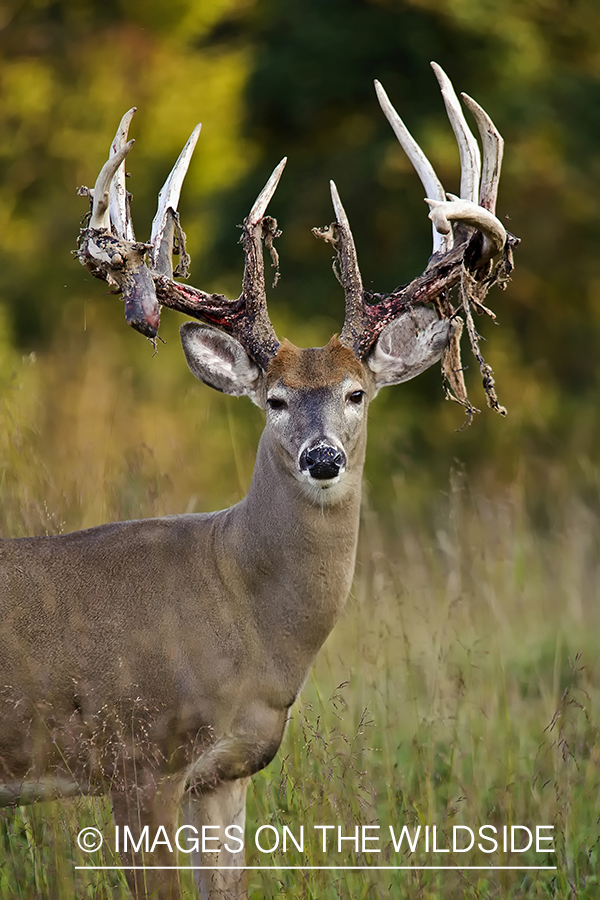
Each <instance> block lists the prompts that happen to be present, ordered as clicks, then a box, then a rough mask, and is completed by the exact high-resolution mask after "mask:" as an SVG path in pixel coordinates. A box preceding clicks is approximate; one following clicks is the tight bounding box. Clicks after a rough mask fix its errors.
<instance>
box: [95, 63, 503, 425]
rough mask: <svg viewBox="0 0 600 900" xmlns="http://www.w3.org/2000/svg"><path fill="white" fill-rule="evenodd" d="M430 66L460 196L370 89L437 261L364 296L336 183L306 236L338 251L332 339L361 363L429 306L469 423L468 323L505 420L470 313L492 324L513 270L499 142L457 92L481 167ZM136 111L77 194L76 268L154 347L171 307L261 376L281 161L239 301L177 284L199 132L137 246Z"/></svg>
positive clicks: (271, 333) (274, 347)
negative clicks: (82, 223) (80, 197)
mask: <svg viewBox="0 0 600 900" xmlns="http://www.w3.org/2000/svg"><path fill="white" fill-rule="evenodd" d="M432 66H433V69H434V71H435V74H436V76H437V78H438V81H439V84H440V88H441V92H442V97H443V99H444V103H445V105H446V110H447V113H448V118H449V120H450V124H451V126H452V129H453V131H454V134H455V136H456V139H457V142H458V146H459V151H460V159H461V185H460V196H459V197H457V196H455V195H453V194H447V193H446V192H445V191H444V188H443V187H442V185H441V183H440V181H439V179H438V177H437V175H436V174H435V172H434V170H433V167H432V166H431V164H430V163H429V161H428V160H427V158H426V157H425V155H424V153H423V151H422V150H421V148H420V147H419V146H418V144H417V143H416V141H415V140H414V139H413V138H412V136H411V135H410V133H409V132H408V130H407V128H406V126H405V125H404V123H403V122H402V120H401V118H400V116H399V115H398V113H397V112H396V110H395V109H394V107H393V106H392V104H391V103H390V101H389V99H388V97H387V94H386V93H385V91H384V89H383V88H382V87H381V85H380V84H379V83H378V82H375V89H376V91H377V96H378V98H379V102H380V104H381V107H382V109H383V112H384V114H385V115H386V117H387V119H388V121H389V122H390V124H391V126H392V128H393V130H394V133H395V134H396V137H397V138H398V140H399V142H400V144H401V145H402V147H403V148H404V150H405V152H406V153H407V155H408V157H409V159H410V160H411V162H412V164H413V166H414V168H415V170H416V172H417V174H418V175H419V177H420V179H421V181H422V183H423V187H424V188H425V192H426V195H427V197H426V202H427V203H428V205H429V207H430V212H429V218H430V219H431V221H432V223H433V253H432V256H431V258H430V260H429V263H428V265H427V267H426V269H425V271H424V272H423V274H422V275H419V276H418V277H417V278H415V279H414V280H413V281H412V282H411V283H410V284H409V285H406V286H405V287H402V288H398V289H397V290H395V291H392V292H391V293H389V294H379V293H374V292H372V291H367V290H365V288H364V287H363V283H362V279H361V275H360V270H359V267H358V259H357V254H356V248H355V246H354V240H353V237H352V231H351V229H350V224H349V222H348V217H347V215H346V213H345V211H344V207H343V205H342V202H341V200H340V197H339V194H338V191H337V189H336V186H335V184H334V183H333V181H332V182H331V196H332V200H333V207H334V212H335V216H336V221H335V222H334V223H332V224H331V225H329V226H328V227H327V228H321V229H313V233H314V234H315V235H316V236H317V237H319V238H321V239H323V240H325V241H329V242H330V243H332V244H333V246H334V247H335V250H336V256H337V270H336V274H337V276H338V279H339V281H340V282H341V284H342V286H343V288H344V293H345V298H346V317H345V322H344V326H343V328H342V331H341V334H340V340H341V341H342V343H344V344H345V345H346V346H347V347H349V348H350V349H352V351H353V352H354V354H355V356H356V357H357V359H364V358H365V357H367V356H368V355H369V353H370V352H371V350H372V348H373V346H374V344H375V342H376V341H377V338H378V337H379V335H380V334H381V333H382V331H383V330H384V328H386V326H388V325H390V324H391V323H392V322H394V321H395V320H397V319H399V318H400V317H403V316H405V315H406V313H407V312H408V311H410V310H417V309H418V308H422V307H423V306H424V305H426V304H428V305H430V306H431V305H432V306H433V307H434V308H435V310H436V311H437V314H438V316H439V318H440V319H452V320H453V328H452V329H451V338H450V340H449V343H448V347H447V349H446V351H445V353H444V356H443V359H442V371H443V375H444V383H445V386H446V389H447V393H448V396H450V397H451V398H452V399H454V400H456V401H457V402H459V403H460V404H461V405H462V406H463V407H464V408H465V410H466V412H467V414H468V416H469V419H470V418H471V417H472V414H473V412H475V411H476V410H475V408H474V407H473V406H472V405H471V403H470V402H469V400H468V397H467V392H466V388H465V383H464V378H463V367H462V364H461V360H460V336H461V332H462V323H463V319H464V322H465V323H466V325H467V332H468V335H469V339H470V343H471V347H472V350H473V352H474V354H475V356H476V358H477V360H478V363H479V366H480V370H481V374H482V378H483V384H484V388H485V391H486V396H487V400H488V404H489V405H490V406H491V407H492V408H493V409H496V410H497V411H498V412H500V413H502V414H504V413H505V412H506V411H505V410H504V408H503V407H501V406H500V404H499V403H498V400H497V397H496V394H495V390H494V380H493V376H492V371H491V369H490V367H489V366H488V365H487V363H486V362H485V361H484V359H483V357H482V355H481V352H480V349H479V343H478V335H477V332H476V329H475V325H474V322H473V315H472V312H473V310H475V311H477V312H483V313H487V314H488V315H491V316H492V317H493V313H491V311H490V310H489V309H487V307H485V306H484V303H483V301H484V299H485V295H486V294H487V291H488V290H489V288H490V287H491V285H492V284H498V285H499V286H500V287H503V285H504V283H505V282H506V281H507V279H508V276H509V274H510V272H511V271H512V251H513V248H514V247H515V246H516V245H517V244H518V243H519V242H518V239H517V238H514V237H513V236H512V235H509V234H507V232H506V230H505V229H504V226H503V225H502V223H501V222H500V221H499V220H498V219H497V218H496V216H495V207H496V197H497V193H498V181H499V177H500V166H501V161H502V149H503V141H502V138H501V137H500V135H499V134H498V131H497V130H496V128H495V127H494V125H493V123H492V121H491V119H490V118H489V117H488V116H487V114H486V113H485V112H484V111H483V110H482V109H481V107H480V106H479V105H478V104H477V103H475V101H474V100H472V99H471V98H470V97H468V96H467V95H465V94H463V95H462V97H463V100H464V102H465V104H466V106H467V108H468V109H469V110H470V111H471V113H472V114H473V117H474V119H475V122H476V123H477V127H478V130H479V134H480V138H481V143H482V148H483V166H482V161H481V155H480V151H479V146H478V144H477V141H476V139H475V137H474V136H473V134H472V133H471V131H470V129H469V127H468V125H467V123H466V121H465V118H464V115H463V113H462V109H461V106H460V102H459V100H458V98H457V96H456V94H455V92H454V89H453V87H452V84H451V83H450V80H449V79H448V77H447V76H446V75H445V73H444V72H443V71H442V69H441V68H440V67H439V66H438V65H436V64H435V63H432ZM134 112H135V109H131V110H129V112H127V113H126V114H125V115H124V116H123V119H122V121H121V123H120V125H119V129H118V130H117V134H116V135H115V138H114V140H113V142H112V145H111V150H110V156H109V159H108V161H107V162H106V163H105V165H104V166H103V168H102V170H101V172H100V174H99V176H98V179H97V181H96V184H95V187H94V189H93V191H90V190H88V189H87V188H81V189H80V192H81V193H84V194H86V195H87V196H89V197H90V199H91V201H92V211H91V215H90V218H89V222H88V224H87V226H86V227H85V228H84V229H83V230H82V232H81V235H80V240H79V247H78V256H79V259H80V261H81V263H82V265H84V266H85V267H86V268H87V269H89V270H90V271H91V272H92V274H94V275H95V276H97V277H98V278H102V279H104V280H105V281H107V282H108V283H109V284H110V285H111V286H112V287H114V288H115V289H116V290H117V291H120V292H122V294H123V297H124V300H125V315H126V318H127V321H128V322H129V324H130V325H132V326H133V327H134V328H136V329H137V330H138V331H140V332H142V334H145V335H146V336H147V337H149V338H151V339H152V340H154V339H155V338H156V336H157V331H158V324H159V310H160V306H161V305H162V306H168V307H170V308H171V309H176V310H178V311H180V312H183V313H186V314H187V315H190V316H192V317H193V318H197V319H200V320H202V321H204V322H207V323H209V324H211V325H213V326H214V327H215V328H217V329H220V330H222V331H225V332H227V333H228V334H232V335H233V336H235V337H236V338H237V339H238V340H239V341H240V343H241V344H242V345H243V346H244V348H245V349H246V350H247V352H248V353H249V355H250V356H251V357H252V359H253V360H254V361H255V362H256V363H257V364H258V365H259V366H260V367H261V368H262V369H263V370H266V368H267V367H268V365H269V363H270V361H271V360H272V359H273V357H274V356H275V355H276V353H277V351H278V348H279V341H278V339H277V336H276V334H275V330H274V328H273V326H272V324H271V321H270V319H269V315H268V312H267V299H266V290H265V276H264V261H263V244H265V245H266V247H267V248H268V249H269V250H270V251H271V255H272V256H273V257H274V258H275V259H276V254H275V251H274V249H273V239H274V238H275V237H277V236H278V235H279V232H278V230H277V222H276V221H275V219H273V218H271V217H270V216H267V214H266V212H267V207H268V204H269V202H270V200H271V198H272V196H273V194H274V192H275V189H276V187H277V184H278V182H279V179H280V177H281V174H282V172H283V169H284V166H285V163H286V160H285V159H283V160H282V161H281V162H280V163H279V165H278V166H277V167H276V168H275V170H274V171H273V173H272V175H271V177H270V178H269V180H268V182H267V184H266V185H265V187H264V189H263V190H262V191H261V193H260V194H259V196H258V198H257V200H256V203H255V204H254V206H253V207H252V210H251V211H250V214H249V215H248V217H247V218H246V219H245V221H244V223H243V226H242V227H243V234H242V244H243V248H244V254H245V266H244V276H243V282H242V292H241V294H240V296H239V297H238V298H237V299H235V300H229V299H228V298H227V297H225V296H223V295H222V294H210V293H206V292H204V291H201V290H198V289H197V288H194V287H191V286H188V285H184V284H181V283H180V282H178V281H175V280H174V275H175V276H177V275H183V276H185V275H187V263H188V261H189V257H188V256H187V253H186V250H185V234H184V232H183V231H182V229H181V226H180V224H179V216H178V213H177V205H178V202H179V195H180V192H181V186H182V183H183V179H184V177H185V174H186V172H187V168H188V165H189V162H190V159H191V156H192V153H193V150H194V147H195V145H196V141H197V139H198V135H199V133H200V125H198V126H197V127H196V129H195V130H194V132H193V133H192V135H191V137H190V139H189V140H188V142H187V144H186V145H185V147H184V149H183V151H182V153H181V155H180V157H179V159H178V160H177V162H176V164H175V166H174V167H173V169H172V171H171V173H170V175H169V177H168V178H167V181H166V182H165V184H164V186H163V188H162V190H161V191H160V193H159V202H158V210H157V213H156V216H155V218H154V221H153V224H152V232H151V236H150V241H149V242H148V243H139V242H137V241H136V240H135V237H134V233H133V227H132V224H131V217H130V213H129V195H128V193H127V190H126V188H125V162H124V161H125V157H126V155H127V154H128V153H129V151H130V149H131V147H132V146H133V143H134V142H133V141H129V142H127V134H128V129H129V124H130V122H131V119H132V116H133V114H134ZM174 252H175V253H178V254H179V255H180V260H181V262H180V266H179V267H178V268H177V269H176V270H175V272H173V265H172V256H173V253H174ZM456 285H458V286H459V296H458V303H457V304H456V305H454V303H453V302H452V300H451V295H450V290H451V289H452V288H453V287H454V286H456ZM459 316H462V318H460V317H459ZM418 327H419V325H418V317H416V316H415V328H416V329H418Z"/></svg>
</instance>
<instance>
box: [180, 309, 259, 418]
mask: <svg viewBox="0 0 600 900" xmlns="http://www.w3.org/2000/svg"><path fill="white" fill-rule="evenodd" d="M179 333H180V335H181V343H182V345H183V352H184V353H185V358H186V360H187V364H188V366H189V367H190V370H191V372H192V374H193V375H195V376H196V378H198V379H199V380H200V381H203V382H204V384H207V385H208V386H209V387H212V388H215V390H217V391H222V392H223V393H225V394H233V395H234V396H235V397H241V396H243V395H244V394H245V395H247V396H249V397H250V398H251V399H252V400H254V402H258V400H257V392H258V389H259V387H260V385H261V382H262V372H261V370H260V368H259V367H258V366H257V365H256V363H255V362H253V361H252V360H251V359H250V357H249V356H248V354H247V353H246V351H245V350H244V348H243V347H242V345H241V344H240V342H239V341H237V340H236V339H235V338H234V337H231V336H230V335H228V334H225V333H224V332H222V331H217V329H216V328H211V327H210V325H200V324H199V323H197V322H184V324H183V325H182V326H181V328H180V329H179ZM259 405H260V404H259Z"/></svg>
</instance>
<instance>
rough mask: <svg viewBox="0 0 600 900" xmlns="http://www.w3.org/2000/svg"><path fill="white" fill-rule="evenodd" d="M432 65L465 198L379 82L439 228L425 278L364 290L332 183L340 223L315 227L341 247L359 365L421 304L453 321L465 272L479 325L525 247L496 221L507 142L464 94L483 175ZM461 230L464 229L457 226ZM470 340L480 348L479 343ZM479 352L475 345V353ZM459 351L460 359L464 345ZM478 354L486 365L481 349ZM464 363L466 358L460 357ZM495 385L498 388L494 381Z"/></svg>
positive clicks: (348, 324)
mask: <svg viewBox="0 0 600 900" xmlns="http://www.w3.org/2000/svg"><path fill="white" fill-rule="evenodd" d="M431 65H432V68H433V70H434V72H435V74H436V77H437V79H438V82H439V85H440V88H441V92H442V97H443V100H444V103H445V106H446V111H447V114H448V118H449V121H450V124H451V126H452V129H453V131H454V134H455V136H456V140H457V143H458V147H459V153H460V160H461V185H460V197H457V196H455V195H454V194H447V193H446V192H445V191H444V188H443V186H442V184H441V182H440V180H439V178H438V177H437V175H436V173H435V171H434V169H433V166H432V165H431V163H430V162H429V160H428V159H427V157H426V156H425V154H424V153H423V151H422V150H421V148H420V147H419V145H418V144H417V142H416V141H415V140H414V138H413V137H412V135H411V134H410V132H409V131H408V129H407V127H406V125H405V124H404V122H403V121H402V119H401V118H400V116H399V115H398V113H397V112H396V110H395V109H394V107H393V106H392V104H391V102H390V100H389V98H388V96H387V94H386V92H385V91H384V89H383V87H382V86H381V85H380V84H379V82H377V81H376V82H375V90H376V93H377V97H378V100H379V103H380V105H381V108H382V110H383V112H384V115H385V116H386V118H387V119H388V121H389V122H390V125H391V126H392V129H393V131H394V133H395V135H396V137H397V138H398V141H399V143H400V145H401V146H402V148H403V149H404V151H405V152H406V154H407V156H408V158H409V159H410V161H411V162H412V164H413V166H414V168H415V171H416V172H417V175H418V176H419V178H420V179H421V182H422V184H423V187H424V189H425V192H426V195H427V196H426V203H428V204H429V207H430V213H429V218H430V219H431V221H432V223H433V251H432V256H431V259H430V261H429V264H428V266H427V268H426V270H425V272H424V273H423V274H422V275H419V276H418V277H417V278H415V279H414V280H413V281H412V282H411V283H410V284H409V285H407V286H406V287H402V288H399V289H397V290H396V291H393V292H392V293H389V294H376V293H373V292H371V291H366V290H365V289H364V288H363V285H362V279H361V276H360V270H359V267H358V260H357V253H356V248H355V246H354V239H353V237H352V232H351V229H350V224H349V221H348V216H347V215H346V212H345V211H344V207H343V205H342V202H341V200H340V197H339V194H338V192H337V189H336V187H335V185H334V184H333V182H332V183H331V196H332V201H333V208H334V211H335V216H336V221H335V222H334V223H333V224H332V225H330V226H328V227H327V228H321V229H316V228H314V229H313V233H314V234H315V236H316V237H319V238H321V239H323V240H325V241H329V242H330V243H332V244H333V246H334V247H335V250H336V256H337V269H336V275H337V277H338V280H339V281H340V282H341V284H342V286H343V288H344V293H345V297H346V318H345V322H344V327H343V329H342V332H341V335H340V339H341V341H342V342H343V343H344V344H346V346H348V347H350V348H352V350H353V351H354V353H355V354H356V356H357V357H358V358H359V359H360V358H364V357H365V356H367V355H368V354H369V352H370V350H371V348H372V347H373V345H374V343H375V341H376V340H377V338H378V336H379V335H380V334H381V332H382V331H383V329H384V328H385V327H386V326H387V325H389V324H390V323H391V322H393V321H394V320H395V319H397V318H399V317H400V316H401V315H402V314H403V313H405V312H406V311H407V310H408V309H409V308H410V307H411V306H414V305H415V304H419V305H421V304H424V303H433V304H434V305H435V306H436V308H437V309H438V314H439V315H440V316H441V317H442V318H452V317H454V316H455V314H456V311H455V309H454V308H453V307H452V305H451V304H450V301H449V299H448V292H449V291H450V289H451V288H453V287H454V286H455V285H457V284H459V283H461V284H462V285H463V286H464V284H465V283H466V282H467V279H466V277H465V273H466V274H467V275H468V276H469V279H470V282H469V283H470V284H471V287H470V288H469V292H470V294H469V297H468V298H466V295H465V291H464V290H463V291H462V293H461V302H462V306H463V311H464V314H465V318H466V319H467V325H470V324H472V323H469V317H470V306H471V305H473V306H474V307H475V308H476V309H477V310H478V311H487V312H489V310H486V309H485V307H484V306H483V305H482V300H483V298H484V297H485V293H486V292H487V290H488V289H489V287H490V286H491V284H492V283H494V281H497V282H502V281H505V280H506V279H507V277H508V274H509V273H510V271H511V270H512V249H513V248H514V247H515V246H516V245H517V244H518V243H519V241H518V239H517V238H515V237H513V236H512V235H509V234H507V232H506V229H505V228H504V226H503V225H502V223H501V222H500V220H499V219H498V218H497V217H496V216H495V209H496V198H497V193H498V182H499V178H500V167H501V162H502V150H503V141H502V138H501V137H500V135H499V133H498V131H497V129H496V128H495V126H494V124H493V122H492V121H491V119H490V118H489V116H488V115H487V114H486V113H485V112H484V110H483V109H482V108H481V107H480V106H479V105H478V104H477V103H476V102H475V101H474V100H472V99H471V98H470V97H468V96H467V95H466V94H463V95H462V96H463V100H464V102H465V105H466V106H467V108H468V109H469V110H470V111H471V113H472V114H473V116H474V118H475V121H476V123H477V126H478V130H479V134H480V137H481V142H482V148H483V173H482V161H481V154H480V151H479V146H478V144H477V141H476V139H475V137H474V136H473V134H472V133H471V131H470V129H469V127H468V125H467V122H466V120H465V117H464V115H463V112H462V109H461V106H460V102H459V100H458V97H457V96H456V94H455V92H454V88H453V87H452V84H451V82H450V79H449V78H448V76H447V75H446V74H445V73H444V71H443V70H442V69H441V68H440V66H438V65H437V64H436V63H432V64H431ZM455 225H456V226H459V227H458V228H454V227H453V226H455ZM499 254H502V259H501V260H500V262H499V263H497V265H496V266H495V268H492V265H491V260H492V259H493V257H497V256H498V255H499ZM473 285H475V286H476V288H474V287H473ZM468 331H469V335H470V336H472V335H476V332H475V329H474V327H472V328H471V327H469V328H468ZM455 334H457V335H458V332H456V331H455ZM471 339H472V344H473V338H471ZM456 341H458V336H457V337H456ZM475 349H476V348H475V346H474V345H473V350H474V351H475ZM453 350H454V355H455V357H456V355H457V354H458V349H457V347H454V348H453ZM477 356H478V359H479V360H481V364H483V361H482V359H481V354H480V353H479V350H478V348H477ZM457 358H458V359H460V357H459V356H458V357H457ZM483 365H484V364H483ZM488 368H489V367H488ZM482 371H483V370H482ZM487 374H490V373H487ZM487 374H486V377H487ZM450 380H451V381H453V383H452V384H451V389H452V391H453V394H454V397H455V399H458V398H459V397H460V399H459V402H461V403H463V405H465V406H466V407H467V408H468V410H469V411H472V410H473V408H472V407H471V406H470V404H469V403H468V401H467V400H466V390H465V389H464V382H463V379H462V370H461V371H456V372H455V373H454V374H453V375H451V377H450ZM485 380H486V379H485V378H484V381H485ZM488 381H489V379H488ZM491 383H492V384H493V380H492V382H491ZM486 389H487V388H486ZM494 397H495V395H494ZM488 400H489V401H490V405H492V406H494V407H495V408H498V409H499V410H500V411H502V410H501V408H500V407H499V405H498V404H497V401H496V400H495V399H491V400H490V393H489V392H488Z"/></svg>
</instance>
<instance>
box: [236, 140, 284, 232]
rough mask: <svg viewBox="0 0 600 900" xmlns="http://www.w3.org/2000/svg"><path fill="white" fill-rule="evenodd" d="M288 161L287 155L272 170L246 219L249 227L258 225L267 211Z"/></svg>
mask: <svg viewBox="0 0 600 900" xmlns="http://www.w3.org/2000/svg"><path fill="white" fill-rule="evenodd" d="M286 163H287V156H284V157H283V159H282V160H281V162H280V163H279V165H277V166H275V168H274V169H273V171H272V172H271V175H270V176H269V180H268V181H267V183H266V184H265V186H264V188H263V189H262V191H261V192H260V194H259V195H258V197H257V198H256V200H255V201H254V205H253V206H252V209H251V210H250V212H249V213H248V217H247V219H246V224H247V225H248V226H249V227H252V226H254V225H257V224H258V223H259V222H260V220H261V219H262V218H263V216H264V214H265V213H266V211H267V207H268V205H269V203H270V202H271V200H272V199H273V194H274V193H275V191H276V190H277V185H278V184H279V179H280V178H281V176H282V174H283V170H284V169H285V166H286Z"/></svg>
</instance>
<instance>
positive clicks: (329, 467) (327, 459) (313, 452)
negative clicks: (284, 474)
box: [300, 444, 346, 481]
mask: <svg viewBox="0 0 600 900" xmlns="http://www.w3.org/2000/svg"><path fill="white" fill-rule="evenodd" d="M345 465H346V456H345V454H344V453H343V452H342V451H341V450H338V448H337V447H329V446H327V445H326V444H321V445H320V446H318V447H313V448H311V449H307V450H303V451H302V453H301V454H300V469H301V470H302V471H303V472H305V471H306V470H307V469H308V473H309V475H310V476H311V478H317V479H319V480H323V481H324V480H326V479H328V478H336V477H337V476H338V475H339V474H340V469H342V468H343V467H344V466H345Z"/></svg>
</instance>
